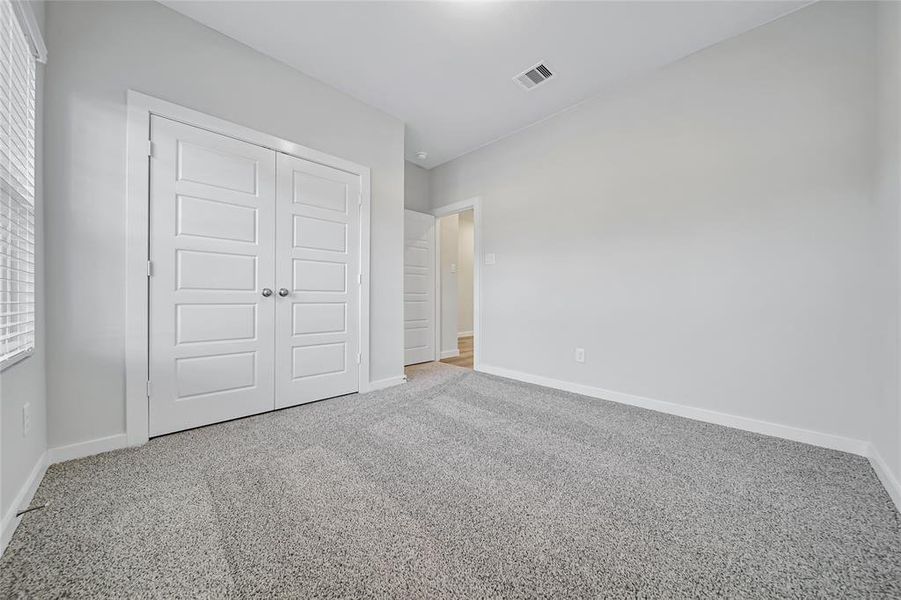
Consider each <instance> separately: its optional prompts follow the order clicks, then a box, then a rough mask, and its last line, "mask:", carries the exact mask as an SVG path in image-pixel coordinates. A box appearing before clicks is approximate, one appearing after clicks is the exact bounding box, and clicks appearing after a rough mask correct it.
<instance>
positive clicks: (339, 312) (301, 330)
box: [292, 302, 347, 335]
mask: <svg viewBox="0 0 901 600" xmlns="http://www.w3.org/2000/svg"><path fill="white" fill-rule="evenodd" d="M293 309H294V322H293V325H294V326H293V329H292V330H293V332H294V335H309V334H313V333H345V332H346V331H347V304H346V303H344V302H294V303H293Z"/></svg>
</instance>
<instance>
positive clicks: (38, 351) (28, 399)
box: [0, 2, 47, 516]
mask: <svg viewBox="0 0 901 600" xmlns="http://www.w3.org/2000/svg"><path fill="white" fill-rule="evenodd" d="M31 5H32V7H33V8H34V12H35V16H36V17H37V20H38V24H39V25H40V27H41V29H43V28H44V3H43V2H32V3H31ZM43 87H44V66H43V65H41V64H40V63H39V64H38V67H37V101H36V106H35V110H36V114H35V119H36V126H37V133H36V139H35V171H36V173H35V175H36V181H35V188H36V189H35V229H36V232H37V235H36V240H35V254H36V272H37V278H36V281H35V292H36V293H35V302H36V304H37V306H36V311H35V312H36V315H35V328H36V331H35V333H36V339H35V352H34V354H33V355H32V356H30V357H29V358H26V359H25V360H23V361H21V362H19V363H16V364H15V365H12V366H11V367H9V368H8V369H6V370H4V371H3V372H0V409H2V416H0V427H2V430H0V444H2V447H0V461H2V462H0V516H2V515H7V514H8V513H10V511H14V510H15V509H17V508H19V507H18V506H13V500H14V499H15V498H16V496H17V495H18V494H19V493H20V492H21V491H22V489H23V487H24V486H25V485H26V484H27V479H28V476H29V475H30V474H31V472H32V471H33V470H34V468H35V465H36V464H37V463H38V462H39V461H40V460H41V457H42V456H43V454H44V452H45V451H46V450H47V416H46V414H47V413H46V408H47V402H46V399H47V394H46V392H47V388H46V385H45V383H44V378H45V356H46V349H47V343H46V336H45V326H44V324H45V318H44V317H45V307H46V296H45V290H46V288H45V286H44V236H43V235H42V225H43V220H44V210H43V206H44V186H43V184H42V176H43V149H44V143H43V101H42V96H43V95H42V89H43ZM25 403H29V404H30V405H31V429H30V432H29V434H28V436H23V434H22V407H23V406H24V405H25Z"/></svg>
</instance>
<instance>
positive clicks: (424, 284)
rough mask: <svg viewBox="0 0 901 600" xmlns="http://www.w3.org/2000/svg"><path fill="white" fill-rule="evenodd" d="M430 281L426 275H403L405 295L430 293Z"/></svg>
mask: <svg viewBox="0 0 901 600" xmlns="http://www.w3.org/2000/svg"><path fill="white" fill-rule="evenodd" d="M431 287H432V281H431V278H430V277H429V274H428V273H406V274H404V293H405V294H428V293H429V292H430V291H431Z"/></svg>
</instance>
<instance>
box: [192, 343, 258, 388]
mask: <svg viewBox="0 0 901 600" xmlns="http://www.w3.org/2000/svg"><path fill="white" fill-rule="evenodd" d="M175 364H176V380H177V389H178V397H179V398H190V397H192V396H200V395H203V394H211V393H213V392H225V391H237V390H242V389H247V388H251V387H253V386H254V385H255V384H256V353H255V352H243V353H240V354H225V355H213V356H195V357H191V358H180V359H177V360H176V361H175Z"/></svg>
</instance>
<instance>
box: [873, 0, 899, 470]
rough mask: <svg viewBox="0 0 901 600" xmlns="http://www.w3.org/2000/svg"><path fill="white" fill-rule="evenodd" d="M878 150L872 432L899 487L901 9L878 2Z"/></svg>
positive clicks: (890, 3) (889, 3)
mask: <svg viewBox="0 0 901 600" xmlns="http://www.w3.org/2000/svg"><path fill="white" fill-rule="evenodd" d="M876 33H877V36H876V39H877V42H878V47H877V50H878V53H877V57H876V58H877V60H876V66H877V70H876V77H877V96H876V100H877V103H876V107H877V127H876V131H877V136H876V141H877V148H878V153H877V156H876V179H875V180H876V187H875V192H876V198H875V200H876V202H875V208H876V210H877V211H878V212H879V213H880V214H881V215H882V218H881V219H880V229H879V230H877V231H876V235H874V239H876V240H881V241H882V246H881V248H880V251H879V256H880V258H882V259H883V260H880V261H879V262H878V263H877V267H879V268H880V269H881V270H880V271H879V272H878V276H877V281H878V282H879V283H881V284H882V286H883V288H882V289H881V290H880V292H881V293H880V294H879V297H880V298H884V299H885V300H886V303H885V305H884V306H883V307H882V311H881V312H882V313H883V314H884V315H885V317H884V318H885V327H883V328H882V329H881V330H880V333H881V337H880V341H881V342H882V344H883V352H882V356H883V357H884V360H885V361H886V362H885V370H886V373H887V377H886V380H885V385H884V392H883V394H882V396H881V402H880V404H879V407H878V413H877V417H876V420H875V423H874V429H873V437H872V440H873V444H874V446H875V447H876V450H877V451H878V452H879V455H880V457H881V458H882V460H884V461H885V463H886V466H887V467H888V469H890V470H891V471H892V472H893V474H894V476H895V479H896V480H898V481H901V394H899V382H898V376H899V369H898V367H899V360H901V355H899V339H901V330H899V327H901V322H899V318H898V311H899V306H901V297H899V269H901V261H899V250H901V248H899V204H901V5H899V4H898V3H896V2H880V3H879V4H878V9H877V30H876Z"/></svg>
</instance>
